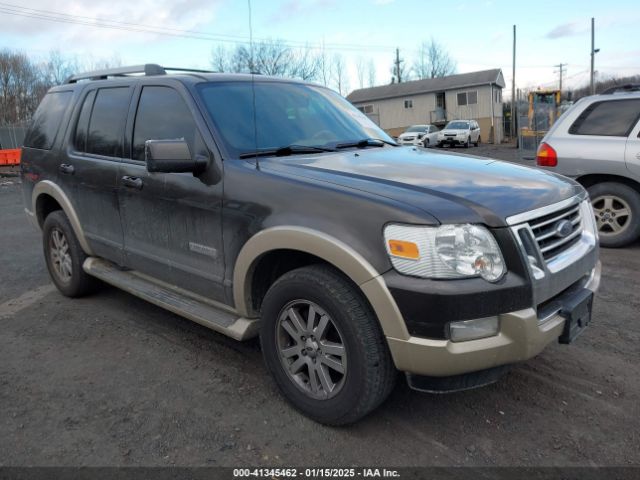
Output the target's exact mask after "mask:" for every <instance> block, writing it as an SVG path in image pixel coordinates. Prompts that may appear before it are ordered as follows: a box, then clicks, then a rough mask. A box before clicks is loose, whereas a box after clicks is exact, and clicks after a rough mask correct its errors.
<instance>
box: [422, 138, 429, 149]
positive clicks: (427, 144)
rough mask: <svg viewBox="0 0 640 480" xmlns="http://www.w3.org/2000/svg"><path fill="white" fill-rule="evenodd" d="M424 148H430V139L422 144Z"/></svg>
mask: <svg viewBox="0 0 640 480" xmlns="http://www.w3.org/2000/svg"><path fill="white" fill-rule="evenodd" d="M422 146H423V147H424V148H429V139H428V138H426V139H425V140H424V141H423V142H422Z"/></svg>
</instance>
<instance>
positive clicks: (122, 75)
mask: <svg viewBox="0 0 640 480" xmlns="http://www.w3.org/2000/svg"><path fill="white" fill-rule="evenodd" d="M256 77H258V78H259V80H260V81H268V82H280V83H300V84H307V85H309V84H310V83H309V82H304V81H301V80H297V79H291V78H282V77H272V76H268V75H261V74H250V73H219V72H213V71H208V70H197V69H189V68H173V67H162V66H160V65H156V64H145V65H134V66H128V67H117V68H109V69H104V70H95V71H90V72H84V73H79V74H76V75H72V76H71V77H69V78H67V79H66V80H65V82H64V84H63V85H61V86H59V87H57V88H64V87H67V88H68V87H69V86H70V85H75V84H86V83H87V82H109V81H125V82H126V81H130V82H137V81H140V80H143V79H147V78H161V79H165V78H170V79H173V80H179V81H182V82H191V83H197V82H202V81H207V82H224V81H234V82H250V81H252V80H255V79H256Z"/></svg>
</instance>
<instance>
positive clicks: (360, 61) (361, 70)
mask: <svg viewBox="0 0 640 480" xmlns="http://www.w3.org/2000/svg"><path fill="white" fill-rule="evenodd" d="M366 67H367V66H366V64H365V61H364V58H362V57H358V58H357V59H356V74H357V75H358V87H359V88H364V76H365V69H366Z"/></svg>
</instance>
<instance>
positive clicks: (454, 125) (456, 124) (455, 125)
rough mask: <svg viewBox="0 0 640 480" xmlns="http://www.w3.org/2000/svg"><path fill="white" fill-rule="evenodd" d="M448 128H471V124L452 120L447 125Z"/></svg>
mask: <svg viewBox="0 0 640 480" xmlns="http://www.w3.org/2000/svg"><path fill="white" fill-rule="evenodd" d="M447 128H450V129H452V130H467V129H468V128H469V124H468V123H467V122H451V123H450V124H449V125H447Z"/></svg>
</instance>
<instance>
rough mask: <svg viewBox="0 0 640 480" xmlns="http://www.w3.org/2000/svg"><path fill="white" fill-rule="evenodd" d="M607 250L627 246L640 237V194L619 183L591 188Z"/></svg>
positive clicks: (600, 184)
mask: <svg viewBox="0 0 640 480" xmlns="http://www.w3.org/2000/svg"><path fill="white" fill-rule="evenodd" d="M588 190H589V196H590V197H591V204H592V205H593V210H594V213H595V217H596V225H597V227H598V234H599V236H600V244H601V245H602V246H603V247H611V248H617V247H624V246H626V245H629V244H630V243H632V242H634V241H635V240H637V239H638V237H640V193H638V191H637V190H635V189H633V188H631V187H629V186H628V185H625V184H623V183H616V182H604V183H597V184H595V185H592V186H591V187H589V188H588Z"/></svg>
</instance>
